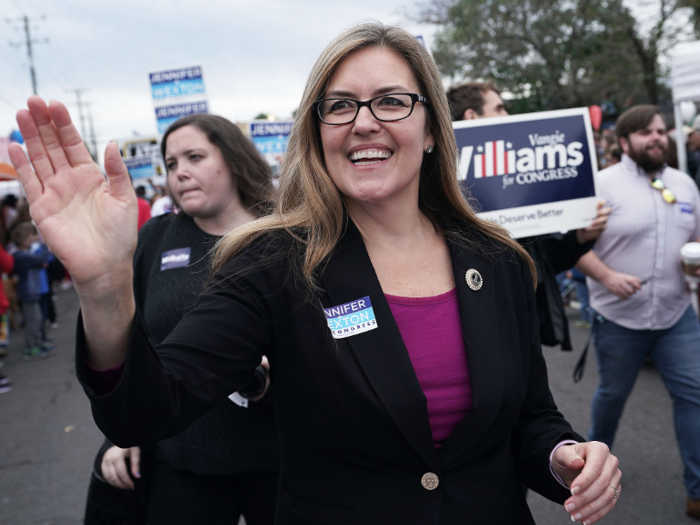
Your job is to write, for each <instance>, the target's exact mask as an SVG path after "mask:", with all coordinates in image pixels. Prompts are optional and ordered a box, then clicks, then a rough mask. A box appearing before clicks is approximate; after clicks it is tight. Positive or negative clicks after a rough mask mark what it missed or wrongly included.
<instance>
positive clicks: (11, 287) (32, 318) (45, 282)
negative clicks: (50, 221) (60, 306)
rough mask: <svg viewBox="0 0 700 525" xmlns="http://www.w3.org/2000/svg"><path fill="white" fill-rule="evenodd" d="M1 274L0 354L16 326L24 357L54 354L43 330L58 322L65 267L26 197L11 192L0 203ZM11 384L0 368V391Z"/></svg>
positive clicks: (54, 349) (39, 357)
mask: <svg viewBox="0 0 700 525" xmlns="http://www.w3.org/2000/svg"><path fill="white" fill-rule="evenodd" d="M0 274H2V279H3V281H2V284H3V285H2V287H1V288H0V358H4V357H7V353H8V345H9V342H10V334H11V333H12V332H15V331H21V332H22V333H23V337H24V349H23V350H22V359H23V360H24V361H38V360H42V359H45V358H47V357H49V356H51V355H54V354H55V353H56V345H55V344H54V342H53V341H52V340H51V339H50V338H49V337H48V335H47V333H48V330H49V329H55V328H58V321H57V314H56V305H55V301H56V295H55V293H54V290H55V288H56V287H57V286H58V285H59V283H61V282H62V281H63V280H64V277H65V270H64V268H63V265H62V264H61V263H60V261H58V259H56V258H55V257H54V256H53V254H52V253H51V252H50V251H49V249H48V247H47V246H46V243H44V242H43V239H42V238H41V236H40V235H39V232H38V230H37V229H36V227H35V226H34V224H33V222H32V218H31V215H30V211H29V203H28V202H27V201H26V199H19V198H18V197H17V196H16V195H12V194H9V195H6V196H5V197H4V199H3V201H2V207H1V208H0ZM1 366H2V361H0V367H1ZM11 390H12V383H11V381H10V379H9V378H8V377H7V376H5V375H3V374H2V373H0V393H5V392H9V391H11Z"/></svg>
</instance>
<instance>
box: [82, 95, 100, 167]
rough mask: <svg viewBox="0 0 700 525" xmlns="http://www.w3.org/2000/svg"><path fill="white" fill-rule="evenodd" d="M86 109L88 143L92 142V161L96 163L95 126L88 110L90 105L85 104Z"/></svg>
mask: <svg viewBox="0 0 700 525" xmlns="http://www.w3.org/2000/svg"><path fill="white" fill-rule="evenodd" d="M85 105H86V106H87V108H88V122H89V123H90V142H92V160H94V161H95V162H97V139H96V138H95V126H94V124H93V121H92V111H91V110H90V103H89V102H87V103H86V104H85Z"/></svg>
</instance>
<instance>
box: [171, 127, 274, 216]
mask: <svg viewBox="0 0 700 525" xmlns="http://www.w3.org/2000/svg"><path fill="white" fill-rule="evenodd" d="M185 126H194V127H196V128H197V129H199V130H200V131H201V132H202V133H204V134H205V135H206V136H207V140H208V141H209V142H210V143H211V144H212V145H214V146H216V147H217V148H219V151H220V152H221V156H222V157H223V159H224V162H225V163H226V167H227V168H228V171H229V173H230V174H231V178H232V179H233V182H234V184H235V185H236V188H237V190H238V197H239V198H240V200H241V205H242V206H243V207H244V208H246V209H248V210H250V211H253V212H255V213H256V214H257V215H260V214H262V213H264V212H265V210H266V208H268V207H269V206H270V203H271V202H272V201H273V200H274V194H275V189H274V186H273V185H272V182H271V172H270V167H269V166H268V165H267V162H265V159H263V158H262V156H261V155H260V153H258V150H257V149H256V148H255V145H254V144H253V143H252V142H251V141H250V139H248V138H247V137H246V136H245V135H243V132H242V131H241V130H240V129H238V126H236V125H235V124H234V123H233V122H231V121H230V120H227V119H225V118H224V117H220V116H218V115H209V114H207V113H200V114H195V115H188V116H186V117H182V118H180V119H178V120H176V121H175V122H173V123H172V124H171V125H170V126H169V127H168V129H167V130H166V132H165V134H164V135H163V139H162V140H161V143H160V153H161V155H162V156H163V161H164V162H165V153H166V149H167V148H166V147H167V142H168V137H169V136H170V134H171V133H173V132H174V131H177V130H178V129H180V128H184V127H185ZM166 164H167V163H166Z"/></svg>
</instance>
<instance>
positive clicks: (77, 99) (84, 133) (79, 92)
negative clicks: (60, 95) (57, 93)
mask: <svg viewBox="0 0 700 525" xmlns="http://www.w3.org/2000/svg"><path fill="white" fill-rule="evenodd" d="M66 91H68V92H70V93H74V94H75V104H76V106H78V115H79V116H80V136H81V137H82V138H83V142H84V143H85V146H86V147H87V146H88V135H87V130H86V129H85V113H83V108H86V109H87V108H89V106H90V104H89V103H88V102H84V101H83V98H82V94H83V93H84V92H85V91H87V90H86V89H83V88H73V89H67V90H66ZM88 119H89V121H90V122H89V124H90V132H91V135H92V140H91V141H90V142H92V151H90V147H88V151H90V156H91V157H92V158H93V160H95V161H97V143H96V141H95V129H94V127H93V125H92V113H91V112H90V111H89V109H88Z"/></svg>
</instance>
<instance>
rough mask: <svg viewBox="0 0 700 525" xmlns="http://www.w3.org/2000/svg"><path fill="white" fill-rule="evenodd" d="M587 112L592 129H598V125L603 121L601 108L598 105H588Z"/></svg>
mask: <svg viewBox="0 0 700 525" xmlns="http://www.w3.org/2000/svg"><path fill="white" fill-rule="evenodd" d="M588 113H589V114H590V115H591V125H592V126H593V129H594V130H596V131H600V125H601V124H602V123H603V110H602V109H601V108H600V106H589V108H588Z"/></svg>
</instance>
